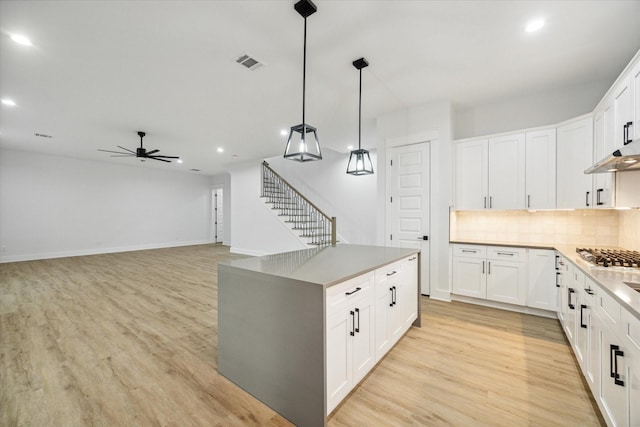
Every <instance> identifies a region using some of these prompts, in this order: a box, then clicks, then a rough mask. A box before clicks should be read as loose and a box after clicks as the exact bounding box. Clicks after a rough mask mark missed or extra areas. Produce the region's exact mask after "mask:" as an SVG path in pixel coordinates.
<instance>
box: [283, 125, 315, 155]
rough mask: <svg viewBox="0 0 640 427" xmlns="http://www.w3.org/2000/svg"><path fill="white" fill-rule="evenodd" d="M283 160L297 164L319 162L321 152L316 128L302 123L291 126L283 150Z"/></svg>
mask: <svg viewBox="0 0 640 427" xmlns="http://www.w3.org/2000/svg"><path fill="white" fill-rule="evenodd" d="M284 158H285V159H290V160H297V161H299V162H308V161H310V160H321V159H322V152H321V151H320V143H319V142H318V134H317V133H316V128H314V127H313V126H309V125H307V124H304V123H303V124H301V125H296V126H291V131H290V132H289V139H288V140H287V147H286V148H285V149H284Z"/></svg>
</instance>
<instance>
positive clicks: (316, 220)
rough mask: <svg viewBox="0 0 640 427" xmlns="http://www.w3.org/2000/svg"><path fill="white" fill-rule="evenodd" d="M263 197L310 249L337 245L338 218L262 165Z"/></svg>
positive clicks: (265, 165) (267, 165)
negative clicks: (311, 247) (321, 208)
mask: <svg viewBox="0 0 640 427" xmlns="http://www.w3.org/2000/svg"><path fill="white" fill-rule="evenodd" d="M261 197H262V198H264V199H265V202H266V203H267V204H269V205H271V208H272V209H273V210H274V211H276V213H277V215H278V216H279V217H281V218H282V219H283V221H284V222H285V223H286V224H287V225H289V227H290V228H291V229H292V230H293V231H295V232H298V235H299V236H300V237H301V238H302V239H303V240H304V242H305V243H306V244H307V245H310V246H325V245H333V246H335V244H336V217H329V216H328V215H327V214H325V213H324V212H322V211H321V210H320V209H318V207H317V206H316V205H314V204H313V203H311V202H310V201H309V199H307V198H306V197H304V196H303V195H302V194H300V192H299V191H298V190H296V189H295V188H293V186H292V185H291V184H289V183H288V182H287V181H286V180H285V179H284V178H282V177H281V176H280V175H278V174H277V173H276V172H275V171H274V170H273V169H271V168H270V167H269V163H267V162H262V196H261Z"/></svg>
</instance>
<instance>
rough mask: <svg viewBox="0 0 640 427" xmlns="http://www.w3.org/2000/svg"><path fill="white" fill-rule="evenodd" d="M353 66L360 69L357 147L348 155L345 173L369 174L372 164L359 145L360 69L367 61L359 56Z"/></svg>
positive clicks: (360, 130) (360, 110)
mask: <svg viewBox="0 0 640 427" xmlns="http://www.w3.org/2000/svg"><path fill="white" fill-rule="evenodd" d="M353 66H354V67H356V69H357V70H359V71H360V95H359V97H358V149H357V150H353V151H352V152H351V155H349V163H348V164H347V173H348V174H351V175H371V174H372V173H373V164H372V163H371V157H370V156H369V152H368V151H367V150H363V149H362V146H361V140H362V69H363V68H364V67H368V66H369V63H368V62H367V60H366V59H364V58H360V59H356V60H355V61H353Z"/></svg>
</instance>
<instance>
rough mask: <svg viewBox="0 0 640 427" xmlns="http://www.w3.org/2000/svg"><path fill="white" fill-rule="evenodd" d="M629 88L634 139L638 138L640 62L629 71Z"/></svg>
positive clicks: (639, 124) (639, 130) (639, 125)
mask: <svg viewBox="0 0 640 427" xmlns="http://www.w3.org/2000/svg"><path fill="white" fill-rule="evenodd" d="M631 88H632V89H633V92H632V101H631V104H632V105H631V108H632V110H633V126H632V130H633V134H634V138H640V62H638V63H637V64H636V66H635V68H634V69H633V70H632V71H631Z"/></svg>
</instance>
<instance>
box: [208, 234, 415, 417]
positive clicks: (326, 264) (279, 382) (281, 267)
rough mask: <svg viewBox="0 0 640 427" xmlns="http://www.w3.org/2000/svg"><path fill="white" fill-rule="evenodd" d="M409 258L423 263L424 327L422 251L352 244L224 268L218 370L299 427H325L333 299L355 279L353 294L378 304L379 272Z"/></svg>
mask: <svg viewBox="0 0 640 427" xmlns="http://www.w3.org/2000/svg"><path fill="white" fill-rule="evenodd" d="M416 258H417V259H416ZM404 259H408V260H407V262H409V261H411V262H412V263H415V262H416V261H417V270H415V271H416V273H415V274H416V275H417V277H415V276H414V280H416V281H417V282H413V283H414V284H416V283H417V286H416V287H417V295H416V296H415V300H414V303H415V304H416V306H417V307H415V310H417V319H416V320H415V321H414V322H413V325H414V326H420V302H419V301H420V299H419V295H420V281H419V271H420V268H419V267H420V261H421V259H420V251H419V250H417V249H404V248H389V247H378V246H362V245H346V244H345V245H337V246H333V247H332V246H326V247H321V248H314V249H306V250H300V251H293V252H287V253H281V254H274V255H268V256H262V257H255V258H245V259H240V260H232V261H226V262H222V263H220V264H218V372H219V373H220V374H222V375H223V376H225V377H226V378H228V379H229V380H231V381H233V382H234V383H235V384H237V385H238V386H240V387H241V388H242V389H244V390H245V391H247V392H249V393H251V394H252V395H253V396H254V397H256V398H257V399H259V400H261V401H262V402H264V403H265V404H267V405H268V406H270V407H271V408H273V409H274V410H275V411H277V412H279V413H280V414H282V415H283V416H284V417H285V418H287V419H289V420H290V421H292V422H293V423H294V424H296V425H303V426H325V425H326V421H327V409H328V406H327V387H328V386H327V381H328V380H327V376H328V374H327V370H328V368H327V363H328V362H327V355H326V352H327V347H328V345H329V344H327V341H328V340H329V338H328V332H327V329H328V326H327V322H328V320H327V301H328V300H329V298H333V299H332V300H330V301H333V302H334V303H335V296H331V297H330V296H329V294H331V292H334V291H335V290H336V289H338V287H333V286H334V285H336V286H339V285H340V284H341V283H345V282H347V283H346V285H347V286H351V283H352V282H353V289H354V290H353V291H352V292H350V293H347V294H346V295H351V294H355V293H356V292H358V291H361V288H360V287H357V288H356V286H362V293H359V294H357V296H359V295H370V296H371V301H373V296H372V294H371V293H372V292H373V285H375V281H374V279H373V278H374V275H375V274H374V270H377V269H379V268H380V267H384V266H387V265H389V264H392V263H394V262H396V261H400V262H403V261H402V260H404ZM394 265H395V264H394ZM394 269H395V268H394ZM395 273H396V272H395V271H394V272H393V273H392V274H395ZM387 276H388V274H387ZM399 276H401V274H400V275H399ZM350 279H352V280H350ZM363 280H364V282H363ZM361 283H364V284H361ZM367 286H368V288H367ZM349 289H351V288H349ZM394 289H395V286H394ZM367 292H369V293H368V294H367ZM331 295H333V294H331ZM337 295H345V292H344V291H343V290H340V293H338V294H337ZM394 295H395V294H394ZM357 296H356V297H357ZM342 298H345V297H342ZM345 316H346V315H345ZM345 318H346V317H345ZM354 318H355V317H354ZM365 319H366V315H365V314H363V321H365V322H366V320H365ZM359 324H360V314H358V325H359ZM345 325H346V322H345ZM347 326H348V325H347ZM347 326H345V327H347ZM407 327H408V326H407ZM347 335H348V334H347ZM352 335H353V334H352ZM331 337H332V338H331V339H332V340H333V341H331V345H333V346H334V347H335V345H336V343H335V334H333V335H331ZM363 342H366V341H363ZM341 345H342V342H340V345H338V347H340V348H342V347H341ZM344 345H346V344H344ZM334 347H332V348H334ZM372 348H373V347H372ZM334 351H336V350H334ZM341 351H342V350H340V351H338V353H340V354H341ZM345 351H346V350H345ZM345 358H346V356H345ZM332 360H333V359H332ZM345 360H346V359H345ZM345 363H346V362H345ZM332 369H335V368H333V367H332ZM334 376H335V374H334Z"/></svg>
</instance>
